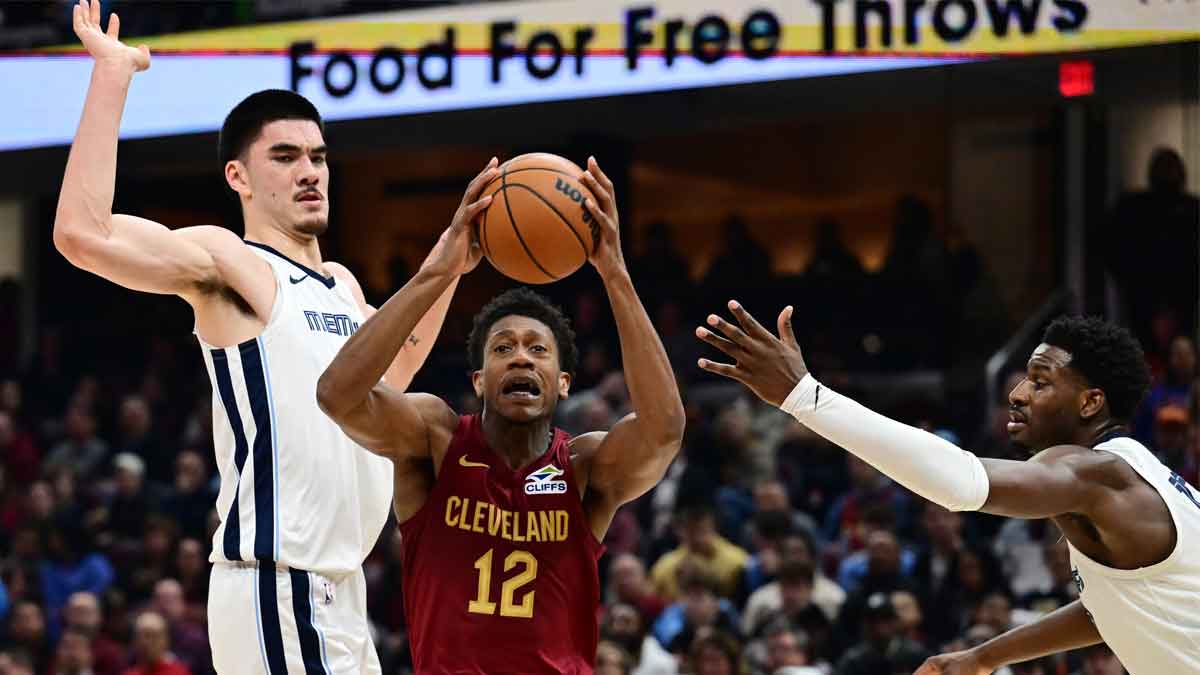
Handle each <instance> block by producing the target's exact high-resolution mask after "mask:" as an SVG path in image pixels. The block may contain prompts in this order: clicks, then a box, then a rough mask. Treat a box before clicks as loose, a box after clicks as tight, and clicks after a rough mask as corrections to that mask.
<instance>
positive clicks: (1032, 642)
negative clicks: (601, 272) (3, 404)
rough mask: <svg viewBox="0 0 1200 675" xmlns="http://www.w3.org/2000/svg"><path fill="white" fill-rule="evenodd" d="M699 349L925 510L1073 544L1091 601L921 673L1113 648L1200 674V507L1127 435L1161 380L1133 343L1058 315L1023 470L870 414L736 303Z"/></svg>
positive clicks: (1144, 666)
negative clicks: (1018, 526) (1036, 526)
mask: <svg viewBox="0 0 1200 675" xmlns="http://www.w3.org/2000/svg"><path fill="white" fill-rule="evenodd" d="M729 308H730V310H731V311H732V312H733V314H734V315H735V316H736V317H737V320H738V323H739V324H740V327H738V326H734V325H732V324H730V323H729V322H727V321H725V320H723V319H721V318H720V317H718V316H716V315H710V316H709V317H708V324H709V327H707V328H704V327H702V328H697V329H696V335H697V337H699V338H700V339H702V340H704V341H705V342H707V343H709V344H710V345H713V346H714V347H716V348H717V349H719V350H721V351H722V352H724V353H725V354H727V355H729V356H730V357H732V358H733V359H735V360H736V364H723V363H714V362H712V361H709V360H708V359H700V362H699V365H700V367H701V368H703V369H704V370H707V371H710V372H713V373H717V374H720V375H724V376H726V377H730V378H733V379H735V380H738V381H739V382H742V383H743V384H745V385H746V386H748V387H749V388H750V389H751V390H753V391H754V393H755V394H757V395H758V396H759V397H760V398H762V399H763V400H764V401H767V402H768V403H771V404H773V405H776V406H779V407H780V408H781V409H783V410H784V411H785V412H787V413H789V414H791V415H792V416H794V417H795V418H796V419H797V420H799V421H800V422H801V423H803V424H804V425H805V426H807V427H809V428H810V429H812V430H813V431H815V432H817V433H818V434H820V435H822V436H824V437H825V438H827V439H829V440H830V441H832V442H834V443H836V444H838V445H840V446H842V447H844V448H846V449H847V450H849V451H850V452H852V453H854V454H855V455H857V456H859V457H860V458H862V459H863V460H865V461H866V462H868V463H869V464H871V465H873V466H874V467H875V468H877V469H879V470H880V471H882V472H883V473H885V474H887V475H889V476H891V477H892V478H893V479H895V480H896V481H897V482H899V483H900V484H901V485H904V486H905V487H907V488H908V489H910V490H912V491H913V492H915V493H917V494H919V495H921V496H922V497H924V498H926V499H928V500H930V501H932V502H936V503H938V504H940V505H942V506H944V507H946V508H947V509H950V510H955V511H983V512H985V513H992V514H997V515H1004V516H1011V517H1014V518H1052V519H1053V520H1054V522H1055V523H1056V524H1057V525H1058V527H1059V529H1061V530H1062V532H1063V533H1064V534H1065V535H1066V539H1067V542H1068V544H1069V548H1070V553H1071V564H1072V567H1073V568H1074V569H1073V572H1074V575H1075V580H1076V585H1077V587H1078V589H1079V592H1080V596H1079V600H1077V601H1075V602H1073V603H1071V604H1069V605H1067V606H1066V607H1063V608H1061V609H1059V610H1057V611H1054V612H1052V613H1050V614H1048V615H1046V616H1044V617H1042V618H1041V619H1039V620H1037V621H1034V622H1032V623H1029V624H1026V625H1024V626H1021V627H1020V628H1016V629H1014V630H1011V631H1009V632H1007V633H1005V634H1003V635H1000V636H998V637H996V638H995V639H993V640H991V641H989V642H986V643H984V644H982V645H979V646H978V647H975V648H973V649H970V650H967V651H962V652H955V653H952V654H943V655H941V656H936V657H933V658H931V659H929V660H927V661H926V662H925V664H924V665H922V666H921V668H920V669H919V670H918V671H917V673H918V675H933V674H934V673H944V674H946V675H987V674H989V673H992V672H993V671H995V670H996V669H997V668H1000V667H1001V666H1004V665H1008V664H1011V663H1019V662H1021V661H1027V660H1029V659H1033V658H1037V657H1039V656H1044V655H1046V654H1051V653H1054V652H1059V651H1064V650H1068V649H1077V648H1080V647H1085V646H1088V645H1093V644H1097V643H1099V642H1107V643H1108V645H1109V647H1111V648H1112V650H1113V652H1114V653H1115V654H1116V655H1117V657H1118V658H1119V659H1120V660H1121V663H1122V664H1123V665H1124V666H1125V668H1126V669H1128V670H1129V672H1130V673H1132V674H1133V675H1166V674H1167V673H1171V674H1172V675H1175V674H1177V673H1178V674H1180V675H1182V674H1183V673H1200V601H1198V600H1197V598H1200V555H1196V551H1197V548H1196V547H1197V542H1200V495H1198V494H1197V491H1196V490H1195V489H1194V488H1192V487H1191V486H1189V485H1188V484H1187V483H1186V482H1184V480H1183V479H1182V478H1181V477H1180V476H1179V475H1178V474H1176V473H1174V472H1172V471H1171V470H1170V469H1169V468H1167V467H1166V466H1164V465H1163V464H1162V463H1161V462H1159V461H1158V459H1157V458H1156V457H1155V456H1154V455H1153V454H1151V453H1150V451H1149V450H1147V449H1146V448H1145V447H1144V446H1142V444H1140V443H1138V442H1137V441H1135V440H1133V439H1132V438H1129V437H1128V436H1127V435H1126V434H1127V429H1128V424H1129V422H1130V421H1131V419H1132V417H1133V414H1134V411H1135V410H1136V409H1137V406H1138V404H1139V402H1140V401H1141V399H1142V396H1143V394H1144V393H1145V390H1146V386H1147V384H1148V383H1149V379H1150V378H1149V373H1148V371H1147V368H1146V362H1145V357H1144V355H1143V354H1142V349H1141V347H1140V346H1139V345H1138V343H1137V341H1136V340H1135V339H1134V338H1133V336H1132V335H1130V334H1129V332H1128V331H1126V330H1124V329H1122V328H1119V327H1117V326H1114V325H1112V324H1109V323H1105V322H1103V321H1101V320H1099V319H1090V318H1088V319H1085V318H1078V317H1062V318H1060V319H1058V320H1056V321H1054V322H1053V323H1052V324H1050V326H1049V328H1047V329H1046V333H1045V335H1044V336H1043V338H1042V344H1041V345H1039V346H1038V347H1037V349H1035V350H1034V351H1033V355H1032V356H1031V357H1030V359H1029V363H1028V367H1027V373H1026V376H1025V379H1024V380H1023V381H1022V382H1021V383H1020V384H1019V385H1017V387H1016V388H1015V389H1013V391H1012V392H1011V393H1010V394H1009V403H1010V422H1009V424H1008V433H1009V435H1010V436H1011V437H1012V439H1013V441H1014V442H1015V443H1016V444H1017V445H1018V446H1019V447H1022V448H1024V449H1025V450H1027V451H1028V453H1029V454H1030V458H1029V459H1028V460H1026V461H1010V460H999V459H980V458H978V457H976V456H975V455H973V454H971V453H969V452H966V451H964V450H961V449H959V448H958V447H955V446H954V445H953V444H951V443H949V442H947V441H945V440H943V439H942V438H940V437H938V436H935V435H933V434H930V433H926V432H924V431H921V430H919V429H915V428H913V427H910V426H907V425H904V424H901V423H899V422H896V421H893V420H891V419H888V418H887V417H884V416H882V415H879V414H877V413H875V412H872V411H870V410H868V409H866V408H864V407H862V406H861V405H859V404H857V403H855V402H854V401H852V400H850V399H848V398H846V397H844V396H840V395H838V394H836V393H834V392H833V391H830V390H829V389H828V388H827V387H825V386H824V385H823V384H821V383H820V382H818V381H817V380H816V379H815V378H813V376H812V375H811V374H810V373H809V372H808V368H807V367H806V366H805V364H804V359H803V357H802V356H801V354H800V347H799V346H798V345H797V343H796V337H795V335H794V334H793V333H792V328H791V318H792V308H791V307H788V308H785V309H784V310H783V311H782V312H781V313H780V314H779V318H778V324H779V326H778V327H779V338H776V337H775V336H774V335H772V334H771V333H770V332H768V331H767V330H766V329H764V328H763V327H762V326H761V325H760V324H759V323H758V322H757V321H755V320H754V318H753V317H751V316H750V315H749V314H748V313H746V311H745V310H744V309H743V308H742V307H741V305H739V304H738V303H737V302H733V301H731V302H730V303H729Z"/></svg>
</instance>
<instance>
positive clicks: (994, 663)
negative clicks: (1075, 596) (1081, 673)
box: [915, 600, 1104, 675]
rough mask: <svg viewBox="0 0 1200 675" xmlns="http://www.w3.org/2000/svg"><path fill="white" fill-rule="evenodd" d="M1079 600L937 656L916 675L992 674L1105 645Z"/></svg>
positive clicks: (929, 660)
mask: <svg viewBox="0 0 1200 675" xmlns="http://www.w3.org/2000/svg"><path fill="white" fill-rule="evenodd" d="M1103 641H1104V639H1103V638H1101V637H1100V632H1099V631H1098V630H1096V624H1094V623H1092V620H1091V619H1090V618H1088V615H1087V610H1086V609H1084V608H1083V603H1082V602H1080V601H1079V600H1076V601H1075V602H1072V603H1071V604H1069V605H1067V606H1066V607H1062V608H1060V609H1057V610H1055V611H1053V612H1051V613H1049V614H1047V615H1046V616H1043V617H1042V618H1040V619H1038V620H1037V621H1034V622H1032V623H1028V624H1025V625H1024V626H1021V627H1020V628H1015V629H1013V630H1010V631H1008V632H1007V633H1004V634H1003V635H999V636H996V637H994V638H992V639H991V640H988V641H987V642H985V643H983V644H981V645H979V646H978V647H975V648H973V649H968V650H966V651H962V652H955V653H953V654H943V655H941V656H934V657H932V658H930V659H928V660H927V661H925V663H924V664H923V665H922V666H921V667H920V668H919V669H918V670H917V672H916V674H915V675H990V674H991V673H992V672H993V671H995V670H996V669H997V668H1000V667H1001V666H1006V665H1009V664H1011V663H1021V662H1023V661H1029V660H1031V659H1036V658H1039V657H1042V656H1046V655H1048V654H1056V653H1058V652H1064V651H1067V650H1070V649H1079V648H1081V647H1088V646H1091V645H1094V644H1099V643H1101V642H1103Z"/></svg>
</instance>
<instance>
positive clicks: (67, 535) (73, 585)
mask: <svg viewBox="0 0 1200 675" xmlns="http://www.w3.org/2000/svg"><path fill="white" fill-rule="evenodd" d="M46 553H47V560H46V562H44V563H43V564H42V565H41V570H40V572H41V581H42V585H41V590H42V600H43V601H44V602H45V608H46V616H47V617H48V620H49V624H50V626H51V633H52V634H55V635H57V634H58V629H59V627H60V626H61V611H62V609H63V607H65V606H66V604H67V600H68V598H70V597H71V595H72V594H74V593H78V592H80V591H87V592H89V593H92V594H94V595H96V596H97V597H102V596H103V595H104V593H105V592H106V591H108V588H109V587H110V586H111V585H112V583H113V580H114V578H115V576H116V575H115V573H114V571H113V567H112V564H111V563H110V562H109V561H108V558H107V557H106V556H105V555H104V554H103V553H100V552H98V551H96V550H95V548H94V546H93V545H92V542H91V540H90V538H89V537H88V536H87V535H86V533H85V532H84V530H83V528H82V527H81V525H80V523H78V522H76V521H74V520H67V519H58V520H57V521H56V522H55V524H54V527H51V528H49V529H48V530H47V532H46Z"/></svg>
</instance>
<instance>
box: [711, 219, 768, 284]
mask: <svg viewBox="0 0 1200 675" xmlns="http://www.w3.org/2000/svg"><path fill="white" fill-rule="evenodd" d="M716 250H717V257H716V258H714V259H713V261H712V264H711V265H709V267H708V271H707V272H705V274H704V279H703V280H702V281H701V282H700V297H709V298H746V299H747V302H749V301H750V300H751V299H753V298H756V297H760V295H761V294H760V293H758V292H757V291H758V290H759V289H761V288H763V287H764V286H765V285H767V283H768V282H769V281H770V280H771V256H770V255H768V253H767V251H766V249H764V248H763V247H762V245H760V244H759V243H758V242H757V241H755V240H754V237H752V236H751V235H750V228H749V227H747V225H746V221H745V220H743V219H742V218H741V217H740V216H736V215H732V216H729V217H728V218H726V219H725V222H724V223H722V225H721V244H720V246H718V247H717V249H716Z"/></svg>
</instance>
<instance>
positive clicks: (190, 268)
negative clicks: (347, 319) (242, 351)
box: [54, 0, 270, 309]
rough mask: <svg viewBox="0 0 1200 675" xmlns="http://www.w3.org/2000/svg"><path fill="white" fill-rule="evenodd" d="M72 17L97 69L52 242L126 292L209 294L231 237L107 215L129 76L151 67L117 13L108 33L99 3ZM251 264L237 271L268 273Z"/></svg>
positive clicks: (83, 2) (84, 1) (79, 8)
mask: <svg viewBox="0 0 1200 675" xmlns="http://www.w3.org/2000/svg"><path fill="white" fill-rule="evenodd" d="M73 12H74V15H73V22H74V28H75V34H76V35H78V36H79V38H80V40H82V41H83V45H84V47H86V48H87V50H88V53H90V54H91V55H92V58H93V59H95V65H94V66H93V68H92V79H91V84H90V85H89V86H88V92H87V98H86V100H85V101H84V104H83V115H82V117H81V118H80V120H79V129H78V131H77V132H76V134H75V140H74V142H73V143H72V144H71V152H70V155H69V156H68V158H67V168H66V171H65V173H64V175H63V184H62V190H61V191H60V193H59V199H58V209H57V211H56V213H55V218H54V245H55V247H56V248H57V249H58V250H59V252H60V253H62V254H63V256H64V257H66V258H67V260H69V261H70V262H71V264H73V265H75V266H76V267H79V268H81V269H85V270H88V271H89V272H92V273H94V274H97V275H99V276H102V277H104V278H105V279H108V280H110V281H113V282H114V283H118V284H120V285H122V286H125V287H127V288H132V289H134V290H139V291H147V292H151V293H167V294H178V295H182V296H185V297H189V296H192V295H198V294H200V293H202V292H204V291H205V290H210V289H211V288H212V287H213V286H214V285H215V284H216V283H217V282H218V280H219V271H218V269H219V262H220V261H219V260H218V258H220V256H221V254H222V252H223V251H226V250H235V251H236V250H237V249H236V248H234V247H233V246H232V244H237V243H238V242H237V241H236V236H235V235H233V233H231V232H228V231H225V230H222V229H221V228H211V227H210V228H187V229H185V230H178V231H174V232H173V231H171V230H168V229H167V228H166V227H163V226H162V225H160V224H158V223H155V222H153V221H150V220H146V219H144V218H136V217H133V216H124V215H119V214H118V215H114V214H113V212H112V203H113V191H114V185H115V181H116V172H117V135H118V131H119V130H120V127H121V114H122V112H123V111H124V108H125V98H126V95H127V94H128V93H129V85H130V82H132V80H133V75H134V73H137V72H139V71H142V70H145V69H147V68H149V67H150V52H149V50H147V49H146V48H145V47H140V48H136V49H135V48H133V47H129V46H127V45H124V44H122V43H121V42H120V40H119V39H118V37H119V31H120V20H119V19H118V18H117V15H116V14H112V15H110V16H109V20H108V21H109V23H108V32H107V33H105V32H104V31H101V30H100V3H99V0H91V4H90V5H89V4H88V0H80V2H79V4H77V5H76V6H75V7H74V9H73ZM251 257H252V258H253V257H254V256H251ZM242 267H245V266H244V265H243V266H242ZM250 267H251V268H252V270H251V271H250V272H245V271H244V272H242V274H243V275H245V274H248V273H253V271H258V272H261V273H262V274H264V275H266V274H270V271H269V269H267V268H266V266H265V264H263V265H261V266H259V267H254V266H253V265H251V266H250ZM248 299H249V300H250V301H251V302H252V304H255V301H256V299H255V298H248ZM267 300H268V301H269V300H270V298H267ZM256 309H257V308H256Z"/></svg>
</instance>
